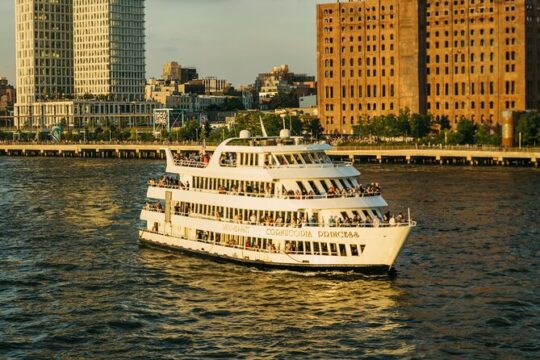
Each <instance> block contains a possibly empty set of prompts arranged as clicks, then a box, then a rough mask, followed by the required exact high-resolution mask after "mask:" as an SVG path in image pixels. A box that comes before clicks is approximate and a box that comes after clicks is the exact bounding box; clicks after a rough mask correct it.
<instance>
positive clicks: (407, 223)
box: [144, 206, 416, 228]
mask: <svg viewBox="0 0 540 360" xmlns="http://www.w3.org/2000/svg"><path fill="white" fill-rule="evenodd" d="M144 210H146V211H150V212H156V213H164V210H163V209H162V208H155V207H153V206H150V207H147V208H144ZM173 214H174V215H178V216H184V217H191V218H195V219H203V220H214V221H219V222H225V223H233V224H241V225H253V226H267V227H280V228H310V227H321V228H384V227H414V226H416V221H413V220H412V219H410V218H409V219H407V218H404V219H403V220H401V221H394V222H390V221H387V222H385V221H380V220H377V221H370V222H367V221H358V222H341V223H336V222H321V223H318V222H311V221H306V222H290V223H289V222H279V221H275V222H266V221H264V222H261V221H259V220H257V221H250V220H240V219H236V220H234V219H227V218H224V217H218V216H211V215H203V214H196V213H193V212H180V211H173Z"/></svg>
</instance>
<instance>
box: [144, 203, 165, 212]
mask: <svg viewBox="0 0 540 360" xmlns="http://www.w3.org/2000/svg"><path fill="white" fill-rule="evenodd" d="M144 210H146V211H156V212H163V211H164V209H163V205H161V203H160V202H159V201H155V202H154V203H153V204H152V203H151V202H150V201H147V202H146V204H145V205H144Z"/></svg>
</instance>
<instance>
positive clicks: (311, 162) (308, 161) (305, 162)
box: [300, 153, 313, 164]
mask: <svg viewBox="0 0 540 360" xmlns="http://www.w3.org/2000/svg"><path fill="white" fill-rule="evenodd" d="M300 156H301V157H302V160H303V162H304V164H313V159H310V158H309V156H308V154H306V153H301V154H300Z"/></svg>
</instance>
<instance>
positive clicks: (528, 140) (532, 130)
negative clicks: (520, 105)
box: [515, 112, 540, 145]
mask: <svg viewBox="0 0 540 360" xmlns="http://www.w3.org/2000/svg"><path fill="white" fill-rule="evenodd" d="M520 133H521V141H522V144H523V145H534V144H535V143H536V141H538V140H539V139H540V138H539V136H540V117H539V116H538V114H536V113H532V112H529V113H525V114H523V115H521V116H520V118H519V120H518V123H517V126H516V134H515V138H516V139H518V138H519V134H520Z"/></svg>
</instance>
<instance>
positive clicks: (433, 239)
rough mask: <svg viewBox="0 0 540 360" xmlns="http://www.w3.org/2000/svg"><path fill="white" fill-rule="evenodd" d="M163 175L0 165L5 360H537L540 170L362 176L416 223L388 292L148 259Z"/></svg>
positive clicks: (0, 323)
mask: <svg viewBox="0 0 540 360" xmlns="http://www.w3.org/2000/svg"><path fill="white" fill-rule="evenodd" d="M163 168H164V163H162V162H153V161H147V162H143V161H130V160H110V161H107V160H106V161H103V160H89V159H46V158H0V212H1V213H0V269H1V270H0V358H29V359H39V358H92V359H96V358H107V359H111V358H129V359H135V358H141V359H142V358H147V359H172V358H207V357H225V358H230V357H240V358H278V359H289V358H293V357H294V358H340V359H345V358H359V357H375V358H428V359H433V358H451V357H455V358H476V359H493V358H531V359H533V358H539V357H540V280H539V278H540V270H539V268H540V267H539V265H540V260H539V255H540V226H539V225H538V224H539V221H540V194H539V189H540V171H538V170H535V169H517V168H469V167H415V166H400V165H390V166H379V165H369V166H365V167H362V168H361V171H362V172H363V177H364V178H363V181H364V182H367V181H379V182H381V183H382V184H383V186H384V196H385V198H386V200H387V201H388V202H389V203H390V204H391V208H392V209H393V210H402V209H406V208H407V207H411V209H412V213H413V217H414V218H415V219H416V220H417V221H418V223H419V226H418V228H416V229H415V230H414V232H413V233H412V235H411V238H410V241H409V242H408V244H407V245H406V248H405V250H404V252H403V253H402V254H401V256H400V258H399V260H398V263H397V270H398V275H397V277H396V278H395V279H393V280H390V279H387V278H384V277H383V278H365V277H363V276H360V275H347V274H346V275H340V274H327V275H320V274H297V273H292V272H260V271H255V270H253V269H249V268H244V267H239V266H236V265H228V264H218V263H214V262H211V261H208V260H201V259H197V258H192V257H187V256H183V255H173V254H168V253H164V252H160V251H156V250H149V249H146V248H141V247H139V245H138V240H137V233H136V227H137V226H138V225H139V222H138V219H137V218H138V215H139V210H140V208H141V206H142V205H143V203H144V201H145V192H146V185H145V181H146V178H147V177H149V176H152V175H157V174H160V173H161V171H162V170H163Z"/></svg>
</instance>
